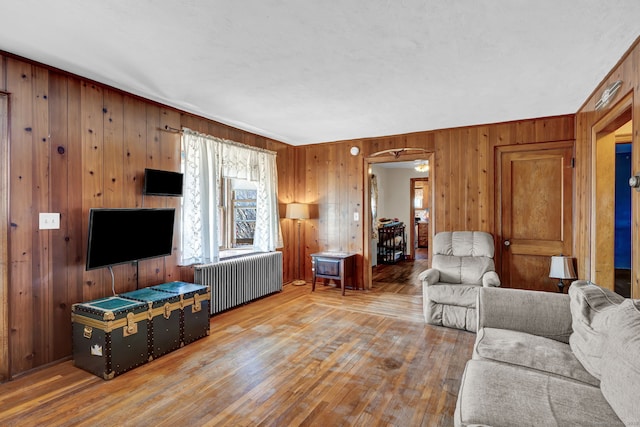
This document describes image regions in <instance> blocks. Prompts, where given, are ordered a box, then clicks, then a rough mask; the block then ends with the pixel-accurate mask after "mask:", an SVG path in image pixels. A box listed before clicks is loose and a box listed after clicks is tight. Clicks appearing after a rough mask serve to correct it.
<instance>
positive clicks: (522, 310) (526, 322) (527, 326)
mask: <svg viewBox="0 0 640 427" xmlns="http://www.w3.org/2000/svg"><path fill="white" fill-rule="evenodd" d="M476 307H477V316H478V319H477V320H478V330H480V329H481V328H498V329H509V330H513V331H520V332H526V333H529V334H533V335H539V336H543V337H547V338H552V339H554V340H556V341H561V342H564V343H568V342H569V336H570V335H571V332H573V329H572V327H571V310H570V308H569V295H566V294H556V293H550V292H540V291H529V290H522V289H507V288H493V287H488V288H484V287H483V288H479V289H478V301H477V305H476Z"/></svg>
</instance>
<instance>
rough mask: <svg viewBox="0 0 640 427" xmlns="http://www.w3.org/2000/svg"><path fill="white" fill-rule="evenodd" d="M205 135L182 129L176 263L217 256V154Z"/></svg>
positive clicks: (218, 175)
mask: <svg viewBox="0 0 640 427" xmlns="http://www.w3.org/2000/svg"><path fill="white" fill-rule="evenodd" d="M216 148H217V147H216V145H215V144H214V143H213V141H211V140H210V139H209V138H208V137H206V136H205V135H201V134H197V133H193V132H190V131H188V130H185V131H184V132H183V134H182V151H183V153H184V159H183V165H184V166H183V167H184V192H183V193H184V195H183V197H182V229H181V230H180V231H181V236H182V241H181V245H180V247H181V257H180V258H181V259H180V264H182V265H189V264H197V263H210V262H217V261H218V259H219V256H218V247H219V246H220V245H219V243H218V229H217V224H218V218H217V217H218V194H217V192H218V188H219V187H218V185H217V183H218V182H219V180H220V174H219V173H218V153H217V152H216V151H217V149H216Z"/></svg>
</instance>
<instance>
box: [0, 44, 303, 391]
mask: <svg viewBox="0 0 640 427" xmlns="http://www.w3.org/2000/svg"><path fill="white" fill-rule="evenodd" d="M0 91H6V92H8V93H9V101H10V106H11V110H10V117H9V123H10V129H9V130H10V143H9V147H8V150H9V161H10V170H9V175H8V176H9V178H8V181H9V190H8V195H7V194H6V193H7V190H6V188H5V189H4V191H3V194H2V197H3V198H4V199H5V200H8V202H9V203H8V206H9V219H8V222H9V225H8V227H5V229H6V228H8V242H9V244H8V248H9V249H8V254H7V255H8V256H6V257H5V256H3V260H2V261H3V263H5V262H6V265H7V266H8V269H9V273H8V279H9V283H8V284H7V283H3V282H2V280H0V288H2V289H0V296H5V297H7V296H8V297H7V298H5V299H4V300H3V304H7V305H8V311H9V315H8V329H9V333H8V342H9V344H8V349H9V350H8V352H7V343H6V341H7V340H5V339H2V337H3V334H0V346H2V348H0V356H2V355H4V354H8V355H9V360H10V363H11V365H10V367H8V363H7V361H6V357H4V358H3V359H4V361H3V363H0V381H2V380H5V379H6V378H7V376H9V375H16V374H19V373H22V372H25V371H28V370H30V369H32V368H34V367H37V366H41V365H44V364H47V363H49V362H52V361H55V360H58V359H61V358H64V357H67V356H69V355H70V354H71V320H70V319H71V317H70V315H71V305H72V304H73V303H77V302H82V301H88V300H92V299H96V298H100V297H104V296H108V295H111V294H112V291H111V276H110V274H109V272H108V270H107V269H98V270H92V271H89V272H87V271H85V268H84V263H85V253H86V241H87V230H88V212H89V209H90V208H92V207H141V206H145V207H164V206H166V207H176V208H177V207H179V203H180V202H179V199H177V198H169V197H149V196H147V197H144V198H143V196H142V184H143V182H142V181H143V173H144V168H145V167H151V168H156V169H168V170H175V171H178V170H180V136H179V134H178V133H172V132H167V131H165V130H164V126H165V125H168V126H170V127H172V128H180V127H181V126H187V127H189V128H192V129H194V130H197V131H200V132H203V133H207V134H210V135H214V136H219V137H222V138H228V139H232V140H235V141H238V142H242V143H245V144H249V145H253V146H258V147H262V148H267V149H270V150H273V151H276V152H278V159H277V162H278V169H279V176H278V178H279V182H280V186H279V188H280V199H281V201H282V203H288V202H290V201H292V200H291V199H292V194H293V188H294V181H293V177H294V171H295V168H294V167H293V164H294V163H295V150H294V149H293V147H291V146H289V145H286V144H283V143H280V142H277V141H273V140H269V139H267V138H263V137H260V136H256V135H254V134H250V133H248V132H244V131H241V130H238V129H234V128H231V127H229V126H225V125H222V124H219V123H216V122H213V121H211V120H207V119H204V118H199V117H194V116H192V115H190V114H186V113H181V112H180V111H178V110H175V109H172V108H167V107H164V106H162V105H158V104H156V103H154V102H150V101H146V100H143V99H140V98H139V97H135V96H133V95H129V94H126V93H123V92H121V91H118V90H115V89H113V88H110V87H107V86H104V85H100V84H97V83H95V82H92V81H88V80H85V79H82V78H81V77H77V76H73V75H69V74H66V73H63V72H60V71H58V70H53V69H50V68H48V67H46V66H43V65H41V64H35V63H32V62H30V61H28V60H23V59H22V58H17V57H14V56H13V55H9V54H6V55H2V54H1V53H0ZM0 134H1V130H0ZM5 141H6V138H5V139H4V140H3V141H2V143H4V142H5ZM0 147H2V144H0ZM3 163H4V160H3ZM2 173H5V170H3V171H2ZM0 188H1V186H0ZM1 206H2V205H0V207H1ZM40 212H59V213H60V214H61V227H60V229H59V230H39V229H38V216H39V213H40ZM0 217H1V215H0ZM283 226H284V229H283V234H284V235H285V246H286V248H290V247H291V246H292V244H291V243H290V242H289V241H288V239H290V238H291V236H292V231H291V227H290V226H289V225H288V224H287V221H283ZM3 227H4V225H3ZM175 231H176V237H175V239H174V248H177V242H178V241H179V234H178V232H179V228H178V226H177V225H176V229H175ZM1 235H2V233H0V236H1ZM0 246H1V245H0ZM1 249H2V248H1V247H0V250H1ZM114 250H117V247H116V248H114ZM290 259H291V257H290V256H289V249H285V260H286V261H285V280H292V275H293V266H292V263H291V261H290ZM1 265H2V264H0V266H1ZM114 275H115V291H116V292H118V293H120V292H126V291H130V290H134V289H136V286H140V287H144V286H148V285H153V284H158V283H162V282H166V281H171V280H190V279H192V277H193V273H192V271H191V269H190V268H185V267H179V266H178V264H177V256H176V255H175V251H174V255H173V256H170V257H165V258H161V259H155V260H146V261H141V262H140V263H139V265H138V269H137V272H136V267H135V265H133V264H132V265H121V266H117V267H114ZM7 300H8V301H7ZM5 312H6V311H5V310H3V309H0V315H2V317H3V318H5V319H6V318H7V316H6V315H4V314H5ZM4 322H5V321H0V326H3V327H4V326H7V325H6V324H5V323H4Z"/></svg>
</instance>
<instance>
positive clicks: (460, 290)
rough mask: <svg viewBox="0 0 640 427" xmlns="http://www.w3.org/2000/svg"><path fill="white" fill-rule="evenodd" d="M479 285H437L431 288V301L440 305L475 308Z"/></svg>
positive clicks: (429, 291) (429, 293)
mask: <svg viewBox="0 0 640 427" xmlns="http://www.w3.org/2000/svg"><path fill="white" fill-rule="evenodd" d="M479 287H480V286H479V285H461V284H448V283H442V282H440V283H437V284H435V285H432V286H429V290H428V297H429V300H431V301H434V302H437V303H439V304H448V305H457V306H460V307H471V308H475V306H476V300H477V298H478V288H479Z"/></svg>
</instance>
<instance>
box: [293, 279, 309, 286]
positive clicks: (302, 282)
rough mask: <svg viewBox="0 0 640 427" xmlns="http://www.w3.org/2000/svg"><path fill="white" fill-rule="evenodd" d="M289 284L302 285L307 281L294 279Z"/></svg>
mask: <svg viewBox="0 0 640 427" xmlns="http://www.w3.org/2000/svg"><path fill="white" fill-rule="evenodd" d="M291 284H292V285H293V286H303V285H306V284H307V282H305V281H304V280H294V281H293V282H291Z"/></svg>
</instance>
